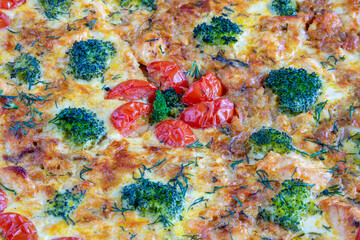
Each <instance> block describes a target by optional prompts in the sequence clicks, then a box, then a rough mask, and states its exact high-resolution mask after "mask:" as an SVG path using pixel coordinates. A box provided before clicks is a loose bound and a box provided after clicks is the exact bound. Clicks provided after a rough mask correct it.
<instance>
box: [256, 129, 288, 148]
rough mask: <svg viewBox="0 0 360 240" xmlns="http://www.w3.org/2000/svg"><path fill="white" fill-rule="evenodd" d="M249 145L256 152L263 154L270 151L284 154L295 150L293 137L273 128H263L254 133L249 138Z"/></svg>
mask: <svg viewBox="0 0 360 240" xmlns="http://www.w3.org/2000/svg"><path fill="white" fill-rule="evenodd" d="M249 143H250V145H251V146H252V148H253V150H254V151H255V152H257V153H263V154H267V153H268V152H270V151H274V152H277V153H280V154H283V153H289V152H291V151H293V150H294V147H293V146H292V139H291V137H289V136H288V135H287V134H286V133H284V132H280V131H278V130H276V129H273V128H262V129H260V130H259V131H257V132H254V133H253V134H251V136H250V138H249Z"/></svg>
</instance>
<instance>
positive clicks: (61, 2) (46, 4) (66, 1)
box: [39, 0, 72, 19]
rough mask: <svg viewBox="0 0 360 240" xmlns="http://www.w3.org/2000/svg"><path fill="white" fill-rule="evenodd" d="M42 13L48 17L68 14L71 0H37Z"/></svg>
mask: <svg viewBox="0 0 360 240" xmlns="http://www.w3.org/2000/svg"><path fill="white" fill-rule="evenodd" d="M39 3H40V5H41V6H42V8H43V11H44V14H45V16H46V17H47V18H49V19H57V17H58V16H59V15H62V14H68V13H69V11H70V6H71V4H72V0H39Z"/></svg>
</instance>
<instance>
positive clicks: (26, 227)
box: [0, 212, 38, 240]
mask: <svg viewBox="0 0 360 240" xmlns="http://www.w3.org/2000/svg"><path fill="white" fill-rule="evenodd" d="M0 229H1V230H2V233H3V235H4V236H5V237H6V239H8V240H37V239H38V234H37V231H36V228H35V226H34V224H33V223H32V222H31V221H30V220H29V219H28V218H26V217H24V216H23V215H20V214H18V213H9V212H7V213H2V214H0Z"/></svg>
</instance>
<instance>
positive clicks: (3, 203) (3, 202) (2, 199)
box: [0, 189, 7, 213]
mask: <svg viewBox="0 0 360 240" xmlns="http://www.w3.org/2000/svg"><path fill="white" fill-rule="evenodd" d="M6 207H7V199H6V194H5V193H4V192H3V190H1V189H0V213H2V212H4V210H5V208H6Z"/></svg>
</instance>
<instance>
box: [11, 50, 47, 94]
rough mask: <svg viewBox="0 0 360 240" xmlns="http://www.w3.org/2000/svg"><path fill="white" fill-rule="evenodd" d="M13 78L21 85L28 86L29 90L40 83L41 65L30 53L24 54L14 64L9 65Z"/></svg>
mask: <svg viewBox="0 0 360 240" xmlns="http://www.w3.org/2000/svg"><path fill="white" fill-rule="evenodd" d="M6 66H7V68H8V70H9V72H10V77H11V78H16V79H17V80H18V83H19V84H23V83H25V84H28V85H29V90H30V89H31V88H32V86H34V85H36V84H38V83H40V82H41V81H40V76H41V71H40V63H39V61H38V60H37V59H36V58H35V57H33V56H32V55H30V54H29V53H22V54H21V55H20V56H19V57H18V58H16V59H15V61H14V62H9V63H7V65H6Z"/></svg>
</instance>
